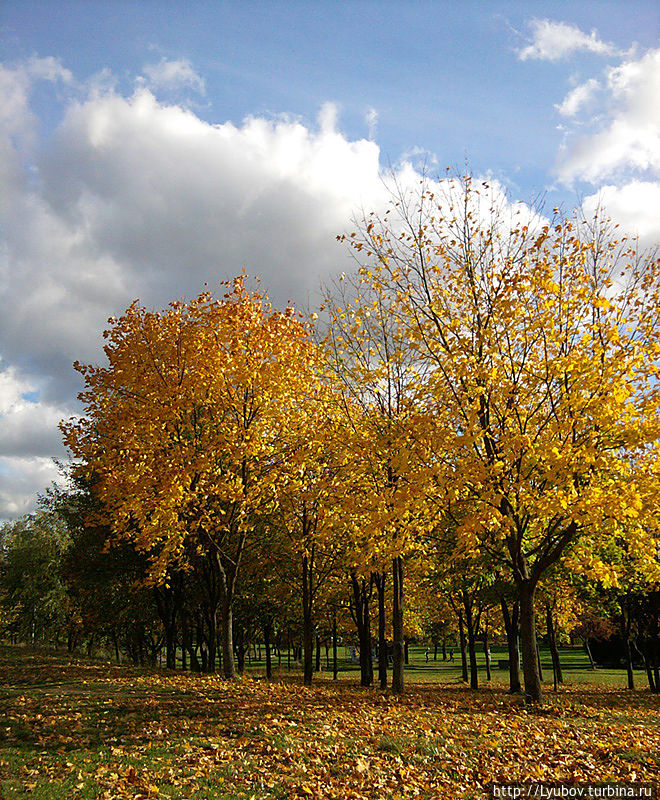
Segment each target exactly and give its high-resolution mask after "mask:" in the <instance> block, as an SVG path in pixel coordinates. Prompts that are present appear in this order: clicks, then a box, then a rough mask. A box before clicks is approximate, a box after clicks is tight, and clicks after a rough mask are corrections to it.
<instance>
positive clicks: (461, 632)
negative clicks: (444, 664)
mask: <svg viewBox="0 0 660 800" xmlns="http://www.w3.org/2000/svg"><path fill="white" fill-rule="evenodd" d="M458 642H459V647H460V650H461V680H462V681H463V683H467V682H468V659H467V639H466V638H465V624H464V622H463V612H462V611H459V612H458Z"/></svg>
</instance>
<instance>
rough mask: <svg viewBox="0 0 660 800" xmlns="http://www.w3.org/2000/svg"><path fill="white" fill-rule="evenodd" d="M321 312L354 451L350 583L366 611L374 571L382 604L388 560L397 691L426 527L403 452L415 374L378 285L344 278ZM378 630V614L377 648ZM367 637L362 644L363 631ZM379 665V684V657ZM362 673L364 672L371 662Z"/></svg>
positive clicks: (348, 508) (401, 329) (401, 330)
mask: <svg viewBox="0 0 660 800" xmlns="http://www.w3.org/2000/svg"><path fill="white" fill-rule="evenodd" d="M324 310H325V311H326V312H327V314H328V317H329V327H328V333H327V336H326V340H325V343H326V348H327V350H328V352H329V363H330V365H331V367H332V369H333V371H334V374H335V378H336V386H337V391H338V392H339V393H340V395H341V406H340V407H341V411H342V413H343V416H344V420H345V428H346V439H347V441H348V442H350V445H349V447H350V450H351V469H350V472H349V471H347V472H345V474H344V480H345V481H346V483H347V485H350V488H349V489H348V491H347V492H346V495H345V497H346V504H345V507H344V511H345V514H346V515H347V517H349V518H352V519H353V530H354V531H355V537H354V542H355V547H354V549H353V563H352V572H353V575H354V581H358V582H359V580H361V581H363V582H365V583H363V585H362V586H361V587H360V586H357V585H356V584H355V582H354V583H353V596H354V600H355V604H356V606H361V607H362V608H363V609H364V608H366V600H367V597H366V590H367V584H369V585H370V583H371V575H372V573H377V574H379V576H380V577H379V578H378V583H379V584H380V586H381V588H380V589H379V604H380V607H381V609H382V603H383V597H384V595H383V591H384V586H385V583H384V574H385V566H386V564H388V563H389V564H390V565H391V575H392V650H393V655H392V690H393V691H394V692H397V693H401V692H403V690H404V663H405V653H404V649H405V643H404V608H405V600H404V563H405V559H406V557H407V556H408V555H410V554H411V553H412V552H415V551H416V550H417V548H418V546H419V543H420V534H421V532H422V531H423V530H425V529H426V528H427V527H428V526H429V525H430V524H431V518H430V517H429V514H428V509H427V508H426V507H425V504H424V497H423V495H420V494H419V493H416V492H415V491H414V490H413V488H412V487H413V485H414V482H413V481H412V479H411V475H410V474H409V473H410V471H411V470H413V469H414V466H413V465H412V464H411V463H410V462H406V461H405V459H402V458H401V456H402V454H405V453H406V452H407V447H406V436H407V435H408V432H409V427H408V426H407V424H406V423H407V421H408V420H409V419H410V417H411V415H412V414H413V413H414V404H413V393H412V392H411V387H412V386H413V385H414V380H415V378H416V371H415V370H414V365H413V359H412V355H411V352H410V350H409V348H408V347H407V346H406V336H407V332H406V329H405V326H403V325H401V324H400V322H399V320H398V317H397V315H396V313H394V311H395V306H394V305H393V301H392V298H390V297H389V296H388V294H387V293H386V292H383V291H382V290H381V286H380V285H378V284H375V283H368V282H365V281H362V280H360V279H359V278H355V277H351V276H348V277H347V276H346V275H342V277H341V279H340V280H339V281H338V282H336V283H335V285H334V286H333V287H331V289H330V290H328V291H327V292H326V298H325V302H324ZM358 579H359V580H358ZM360 596H361V600H359V597H360ZM363 613H364V612H363ZM365 624H366V620H365ZM383 631H384V619H383V614H382V611H379V643H380V647H381V648H382V647H383V643H384V633H383ZM364 635H365V644H366V635H367V634H366V628H365V634H364ZM379 667H380V680H381V684H382V682H383V678H384V665H383V664H382V659H381V664H380V665H379ZM366 670H367V673H368V666H367V667H366ZM366 680H367V681H369V678H368V677H367V679H366Z"/></svg>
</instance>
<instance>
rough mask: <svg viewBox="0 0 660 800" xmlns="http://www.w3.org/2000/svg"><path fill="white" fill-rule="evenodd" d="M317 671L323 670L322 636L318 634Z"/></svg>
mask: <svg viewBox="0 0 660 800" xmlns="http://www.w3.org/2000/svg"><path fill="white" fill-rule="evenodd" d="M315 669H316V672H320V671H321V637H320V636H319V635H318V634H317V635H316V665H315Z"/></svg>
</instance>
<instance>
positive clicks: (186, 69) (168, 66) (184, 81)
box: [144, 58, 206, 94]
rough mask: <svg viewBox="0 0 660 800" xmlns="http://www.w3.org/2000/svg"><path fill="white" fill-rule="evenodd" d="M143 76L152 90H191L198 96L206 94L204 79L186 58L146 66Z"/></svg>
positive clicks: (163, 59) (166, 60)
mask: <svg viewBox="0 0 660 800" xmlns="http://www.w3.org/2000/svg"><path fill="white" fill-rule="evenodd" d="M144 74H145V76H146V77H147V79H148V81H149V84H150V85H151V86H152V87H153V88H154V89H167V90H171V91H180V90H182V89H192V90H193V91H195V92H198V93H199V94H205V93H206V85H205V83H204V79H203V78H202V77H200V75H198V74H197V72H195V69H194V68H193V65H192V64H191V63H190V61H188V59H187V58H180V59H176V60H169V59H166V58H162V59H161V60H160V61H159V62H158V63H157V64H147V65H146V66H145V67H144Z"/></svg>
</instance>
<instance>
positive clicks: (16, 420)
mask: <svg viewBox="0 0 660 800" xmlns="http://www.w3.org/2000/svg"><path fill="white" fill-rule="evenodd" d="M68 416H70V410H69V409H68V408H67V407H65V406H58V405H54V404H52V403H48V402H44V401H42V400H41V399H40V392H39V389H38V388H35V385H34V383H33V382H30V381H28V380H26V379H25V378H24V377H21V376H20V375H19V373H18V371H17V370H16V369H14V368H13V367H9V366H6V365H5V366H4V367H0V519H3V518H7V517H12V516H15V515H16V514H21V513H25V512H26V511H28V510H32V509H33V507H34V502H35V499H36V495H37V493H38V492H40V491H43V489H44V488H45V487H46V486H47V485H48V484H49V483H50V482H51V481H53V480H56V478H57V468H56V466H55V464H54V463H53V460H52V459H53V457H60V458H64V457H65V456H66V452H65V450H64V447H63V445H62V441H61V436H60V434H59V430H58V423H59V421H60V420H61V419H63V418H64V417H68Z"/></svg>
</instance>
